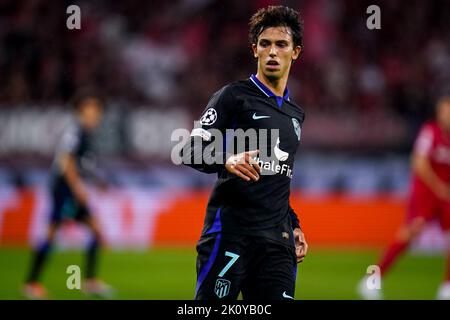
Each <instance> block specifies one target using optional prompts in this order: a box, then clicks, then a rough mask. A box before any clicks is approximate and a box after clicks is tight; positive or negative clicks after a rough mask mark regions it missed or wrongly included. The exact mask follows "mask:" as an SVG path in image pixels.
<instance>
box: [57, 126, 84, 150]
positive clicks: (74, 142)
mask: <svg viewBox="0 0 450 320" xmlns="http://www.w3.org/2000/svg"><path fill="white" fill-rule="evenodd" d="M79 146H80V134H79V131H78V130H77V129H76V128H73V127H69V128H67V129H66V130H65V131H64V133H63V136H62V138H61V141H60V143H59V146H58V153H69V154H75V153H76V152H77V150H78V148H79Z"/></svg>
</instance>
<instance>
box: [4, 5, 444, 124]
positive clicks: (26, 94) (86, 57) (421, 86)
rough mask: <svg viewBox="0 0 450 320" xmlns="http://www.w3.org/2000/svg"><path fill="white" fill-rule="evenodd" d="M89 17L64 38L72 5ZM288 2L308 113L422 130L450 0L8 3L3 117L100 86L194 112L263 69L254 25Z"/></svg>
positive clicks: (113, 95) (118, 95)
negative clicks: (374, 7) (387, 120)
mask: <svg viewBox="0 0 450 320" xmlns="http://www.w3.org/2000/svg"><path fill="white" fill-rule="evenodd" d="M70 4H78V5H79V6H80V8H81V30H68V29H67V28H66V19H67V17H68V16H69V15H68V14H67V13H66V8H67V6H69V5H70ZM268 4H285V5H288V6H291V7H293V8H295V9H297V10H299V11H300V12H301V14H302V16H303V18H304V21H305V35H304V38H305V40H304V43H305V48H304V51H303V54H302V59H301V60H300V61H299V62H297V63H296V64H295V65H294V67H293V73H292V76H291V78H290V82H289V89H290V91H291V94H292V95H293V96H294V97H295V99H296V101H297V102H299V104H301V105H302V106H303V107H304V108H305V109H306V111H307V113H312V114H315V113H316V114H330V116H331V117H332V115H333V114H340V115H347V114H366V115H367V114H369V115H372V114H380V113H381V114H387V115H389V114H395V115H397V116H401V117H403V118H405V119H407V120H408V121H409V122H410V123H411V124H412V125H413V126H415V125H418V124H419V123H421V122H422V121H423V119H425V118H426V117H427V116H429V115H430V114H431V111H432V106H433V103H434V101H435V99H436V98H437V97H438V96H439V95H440V94H442V93H444V92H447V93H448V92H449V91H450V26H449V21H450V2H449V1H444V0H443V1H412V2H411V1H398V0H393V1H379V2H378V4H379V6H380V8H381V30H369V29H368V28H367V27H366V19H367V18H368V16H369V14H367V13H366V8H367V7H368V6H369V5H370V4H372V3H371V1H365V0H364V1H351V0H342V1H328V0H310V1H306V0H305V1H267V0H254V1H243V0H227V1H224V0H179V1H172V0H158V1H147V0H141V1H138V0H127V1H107V0H100V1H97V0H96V1H88V0H85V1H48V0H10V1H8V0H6V1H5V0H2V1H0V12H1V13H0V109H5V108H10V107H12V106H15V105H36V106H41V107H46V106H49V105H64V102H65V101H67V99H68V98H69V97H70V95H71V94H72V93H73V91H74V90H75V89H76V88H78V87H82V86H87V85H90V86H96V87H98V88H100V89H101V90H102V92H103V93H104V94H105V95H106V96H107V97H108V98H109V99H114V100H115V101H123V103H124V104H125V105H126V106H127V107H130V108H132V107H134V106H147V107H149V108H161V109H164V108H167V107H184V108H187V110H189V112H190V113H192V114H194V115H198V114H199V113H200V112H201V110H202V109H203V108H204V106H205V105H206V103H207V101H208V99H209V97H210V96H211V94H212V93H213V92H215V91H216V90H218V89H219V88H220V87H221V86H223V85H224V84H226V83H227V82H230V81H234V80H237V79H241V78H246V77H248V76H249V75H250V74H251V73H254V72H255V69H256V66H255V61H254V60H253V57H252V56H251V54H250V46H249V44H248V36H247V32H248V26H247V23H248V19H249V17H250V16H251V14H253V13H254V12H255V10H256V9H257V8H260V7H262V6H266V5H268Z"/></svg>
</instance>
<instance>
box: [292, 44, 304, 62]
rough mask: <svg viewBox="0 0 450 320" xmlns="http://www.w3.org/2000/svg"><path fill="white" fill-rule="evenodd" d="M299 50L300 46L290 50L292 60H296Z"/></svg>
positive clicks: (300, 50)
mask: <svg viewBox="0 0 450 320" xmlns="http://www.w3.org/2000/svg"><path fill="white" fill-rule="evenodd" d="M300 52H302V47H300V46H296V47H295V48H294V50H293V51H292V60H297V59H298V57H299V56H300Z"/></svg>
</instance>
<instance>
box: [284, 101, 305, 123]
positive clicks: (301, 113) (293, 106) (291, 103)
mask: <svg viewBox="0 0 450 320" xmlns="http://www.w3.org/2000/svg"><path fill="white" fill-rule="evenodd" d="M286 104H287V105H288V106H290V110H292V112H294V113H295V114H296V115H297V116H298V117H299V118H300V120H301V122H303V121H305V110H304V109H303V108H302V107H301V106H300V105H299V104H297V103H296V102H295V101H293V100H292V98H289V100H288V101H286Z"/></svg>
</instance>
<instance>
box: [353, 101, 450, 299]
mask: <svg viewBox="0 0 450 320" xmlns="http://www.w3.org/2000/svg"><path fill="white" fill-rule="evenodd" d="M412 170H413V174H412V182H411V190H410V197H409V203H408V209H407V215H406V219H405V222H404V224H403V226H402V227H401V228H400V230H399V231H398V234H397V236H396V238H395V241H394V242H393V243H392V244H391V245H390V246H389V247H388V249H387V250H386V251H385V252H384V254H383V256H382V257H381V260H380V261H379V263H378V266H379V267H380V271H381V275H382V276H384V275H385V274H386V273H387V272H388V271H389V269H390V268H391V266H392V265H393V264H394V262H395V261H396V260H397V258H398V257H399V256H400V255H401V254H402V253H403V252H404V251H405V250H406V249H407V248H408V246H409V244H410V243H411V241H412V240H413V239H414V237H415V236H416V235H418V234H419V233H420V231H421V230H422V229H423V227H424V226H425V224H426V223H427V222H428V221H430V220H432V219H436V220H437V221H438V222H439V223H440V226H441V228H442V230H443V231H444V233H445V237H446V245H447V268H446V273H445V278H444V281H443V283H442V285H441V287H440V288H439V290H438V294H437V298H438V299H445V300H448V299H450V251H449V250H448V249H449V248H448V245H449V242H450V232H449V231H450V96H448V95H447V96H444V97H442V98H441V99H440V100H439V101H438V103H437V105H436V119H435V120H433V121H429V122H427V123H425V124H424V125H423V127H422V129H421V130H420V133H419V136H418V137H417V140H416V142H415V145H414V151H413V155H412ZM366 279H367V278H364V279H363V281H361V283H360V285H359V293H360V295H361V296H362V297H363V298H365V299H381V298H382V292H381V290H377V289H369V288H368V287H367V284H366Z"/></svg>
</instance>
